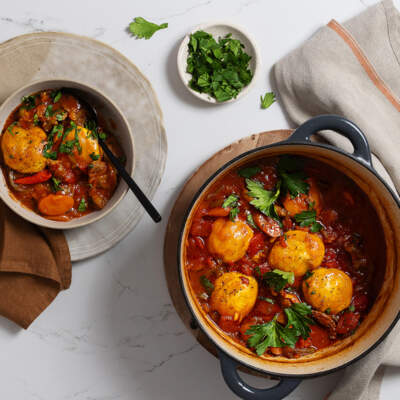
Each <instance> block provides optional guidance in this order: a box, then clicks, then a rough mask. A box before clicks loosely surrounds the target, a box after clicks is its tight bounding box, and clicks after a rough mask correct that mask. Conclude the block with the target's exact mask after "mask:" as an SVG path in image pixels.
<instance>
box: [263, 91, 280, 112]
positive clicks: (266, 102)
mask: <svg viewBox="0 0 400 400" xmlns="http://www.w3.org/2000/svg"><path fill="white" fill-rule="evenodd" d="M260 100H261V108H262V109H263V110H265V109H266V108H268V107H270V106H271V105H272V104H273V103H275V101H276V98H275V93H274V92H268V93H265V95H264V97H262V96H260Z"/></svg>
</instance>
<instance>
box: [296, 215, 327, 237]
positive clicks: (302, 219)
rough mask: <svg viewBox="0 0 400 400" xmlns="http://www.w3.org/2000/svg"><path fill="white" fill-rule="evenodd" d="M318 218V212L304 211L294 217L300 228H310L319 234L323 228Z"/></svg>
mask: <svg viewBox="0 0 400 400" xmlns="http://www.w3.org/2000/svg"><path fill="white" fill-rule="evenodd" d="M316 218H317V212H316V211H315V210H308V211H302V212H301V213H299V214H296V215H295V216H294V219H295V220H296V222H297V223H298V224H299V225H300V226H310V231H311V232H319V231H320V230H321V229H322V228H323V227H322V225H321V224H320V223H319V222H318V221H317V219H316Z"/></svg>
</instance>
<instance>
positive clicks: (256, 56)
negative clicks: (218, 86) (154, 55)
mask: <svg viewBox="0 0 400 400" xmlns="http://www.w3.org/2000/svg"><path fill="white" fill-rule="evenodd" d="M196 31H205V32H207V33H209V34H211V35H212V36H213V37H214V39H216V40H218V38H219V37H224V36H226V35H227V34H228V33H231V34H232V38H233V39H238V40H240V41H241V42H242V43H243V45H244V51H245V52H246V53H247V54H248V55H249V56H251V60H250V63H249V68H250V70H251V72H252V73H253V79H252V80H251V82H250V83H249V84H248V85H247V86H245V87H244V88H243V89H242V90H241V91H240V92H239V94H238V95H237V97H236V98H233V99H231V100H228V101H223V102H218V101H217V100H216V99H215V98H214V97H211V96H210V95H209V94H207V93H199V92H196V91H195V90H193V89H191V88H190V87H189V82H190V80H191V79H192V75H191V74H189V73H188V72H186V68H187V57H188V53H189V51H188V43H189V40H190V35H191V34H192V33H195V32H196ZM177 63H178V72H179V76H180V78H181V79H182V82H183V84H184V85H185V87H186V88H187V89H188V90H189V92H190V93H192V94H193V95H194V96H196V97H198V98H199V99H201V100H204V101H206V102H208V103H212V104H225V103H231V102H233V101H236V100H238V99H239V98H241V97H243V96H244V95H246V94H247V93H248V92H249V91H250V89H251V88H252V87H253V86H254V84H255V82H256V80H257V78H258V75H259V72H260V67H261V57H260V52H259V50H258V47H257V45H256V42H255V40H254V39H253V38H252V37H251V36H250V35H249V34H248V33H247V32H246V31H245V30H244V29H243V28H242V27H239V26H237V25H233V24H231V23H227V22H212V23H205V24H201V25H198V26H196V27H195V28H194V29H193V30H192V31H191V32H189V33H188V34H187V35H186V36H185V38H184V39H183V41H182V43H181V45H180V47H179V50H178V57H177Z"/></svg>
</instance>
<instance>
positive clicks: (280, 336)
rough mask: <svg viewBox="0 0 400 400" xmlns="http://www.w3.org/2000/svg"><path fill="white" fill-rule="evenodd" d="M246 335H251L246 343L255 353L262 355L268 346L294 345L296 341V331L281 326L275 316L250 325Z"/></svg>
mask: <svg viewBox="0 0 400 400" xmlns="http://www.w3.org/2000/svg"><path fill="white" fill-rule="evenodd" d="M246 335H251V337H250V338H249V340H248V341H247V344H248V345H249V347H254V348H255V350H256V353H257V354H258V355H259V356H261V355H263V354H264V353H265V352H266V350H267V349H268V347H284V346H290V347H292V348H293V347H294V346H295V344H296V342H297V336H296V331H295V330H294V329H291V328H287V327H283V326H282V325H281V324H279V323H278V322H277V321H276V317H275V318H274V319H273V320H272V321H270V322H267V323H265V324H260V325H252V326H251V327H250V328H249V329H248V330H247V331H246Z"/></svg>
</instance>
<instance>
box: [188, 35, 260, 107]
mask: <svg viewBox="0 0 400 400" xmlns="http://www.w3.org/2000/svg"><path fill="white" fill-rule="evenodd" d="M243 48H244V45H243V44H242V43H241V42H240V41H239V40H237V39H233V38H232V37H231V35H226V36H225V37H224V38H219V39H218V41H217V40H215V39H214V38H213V36H212V35H210V34H209V33H207V32H204V31H197V32H195V33H192V34H191V35H190V39H189V44H188V51H189V55H188V58H187V67H186V71H187V72H188V73H189V74H191V75H192V79H191V80H190V82H189V87H190V88H191V89H193V90H195V91H197V92H200V93H207V94H209V95H210V96H212V97H213V98H215V99H216V100H217V101H218V102H224V101H227V100H230V99H232V98H236V97H237V95H238V94H239V92H240V91H241V90H242V89H243V88H244V87H245V86H246V85H248V84H249V83H250V81H251V80H252V78H253V74H252V72H251V70H250V69H249V62H250V59H251V57H250V56H249V55H248V54H247V53H245V52H244V51H243Z"/></svg>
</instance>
